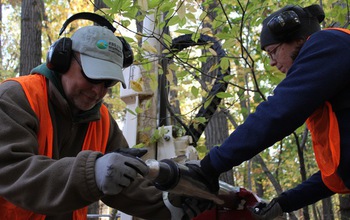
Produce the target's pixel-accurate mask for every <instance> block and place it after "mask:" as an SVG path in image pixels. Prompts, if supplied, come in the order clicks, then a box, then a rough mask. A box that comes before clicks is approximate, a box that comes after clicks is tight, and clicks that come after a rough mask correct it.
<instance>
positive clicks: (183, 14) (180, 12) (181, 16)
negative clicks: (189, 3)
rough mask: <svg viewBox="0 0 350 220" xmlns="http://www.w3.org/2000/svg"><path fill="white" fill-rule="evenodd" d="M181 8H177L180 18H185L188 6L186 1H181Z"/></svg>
mask: <svg viewBox="0 0 350 220" xmlns="http://www.w3.org/2000/svg"><path fill="white" fill-rule="evenodd" d="M179 6H180V7H179V8H178V10H177V14H178V15H179V18H180V19H183V18H184V17H185V16H186V8H185V3H184V2H183V1H179Z"/></svg>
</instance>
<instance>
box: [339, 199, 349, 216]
mask: <svg viewBox="0 0 350 220" xmlns="http://www.w3.org/2000/svg"><path fill="white" fill-rule="evenodd" d="M338 198H339V211H340V219H341V220H349V219H350V195H342V194H339V195H338Z"/></svg>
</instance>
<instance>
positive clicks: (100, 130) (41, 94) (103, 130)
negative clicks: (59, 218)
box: [0, 75, 110, 220]
mask: <svg viewBox="0 0 350 220" xmlns="http://www.w3.org/2000/svg"><path fill="white" fill-rule="evenodd" d="M10 80H14V81H17V82H19V83H20V84H21V86H22V88H23V91H24V93H25V95H26V96H27V99H28V101H29V103H30V106H31V107H32V109H33V111H34V112H35V113H36V115H37V117H38V120H39V123H40V130H39V131H38V133H37V136H38V145H39V154H40V155H46V156H48V157H50V158H52V152H53V147H52V143H53V139H54V137H53V133H54V132H53V126H52V121H51V116H50V111H49V100H48V96H47V85H46V78H45V76H43V75H29V76H23V77H19V78H12V79H10ZM100 113H101V119H100V120H98V121H94V122H90V124H89V127H88V130H87V133H86V136H85V140H84V144H83V146H82V150H93V151H100V152H102V153H105V151H106V146H107V141H108V136H109V128H110V118H109V114H108V109H107V107H106V106H105V105H102V106H101V109H100ZM0 219H15V220H27V219H28V220H44V219H45V215H41V214H36V213H33V212H32V211H28V210H24V209H22V208H20V207H18V206H15V205H14V204H12V203H10V202H8V201H6V200H5V199H4V198H2V197H0ZM73 219H74V220H85V219H87V207H84V208H82V209H79V210H76V211H74V212H73Z"/></svg>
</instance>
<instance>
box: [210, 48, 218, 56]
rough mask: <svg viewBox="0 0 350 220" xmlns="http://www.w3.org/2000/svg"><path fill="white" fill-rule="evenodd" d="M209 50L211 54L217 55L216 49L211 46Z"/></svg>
mask: <svg viewBox="0 0 350 220" xmlns="http://www.w3.org/2000/svg"><path fill="white" fill-rule="evenodd" d="M209 52H210V53H211V54H213V56H217V55H218V54H217V53H216V51H215V50H213V49H212V48H209Z"/></svg>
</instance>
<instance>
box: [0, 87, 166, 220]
mask: <svg viewBox="0 0 350 220" xmlns="http://www.w3.org/2000/svg"><path fill="white" fill-rule="evenodd" d="M48 94H49V97H50V106H49V107H50V113H51V117H52V123H53V127H54V146H53V147H54V153H53V159H50V158H48V157H45V156H40V155H38V147H37V146H38V144H37V138H36V131H37V129H38V125H39V123H38V120H37V118H36V115H35V113H34V112H33V110H32V109H31V107H30V105H29V103H28V101H27V99H26V97H25V95H24V92H23V90H22V88H21V86H20V85H19V84H18V83H17V82H13V81H9V82H5V83H3V84H1V85H0V118H1V124H0V196H2V197H4V198H5V199H7V200H8V201H10V202H12V203H14V204H16V205H18V206H20V207H22V208H25V209H29V210H31V211H33V212H36V213H41V214H45V215H47V218H46V219H71V212H72V211H73V210H75V209H79V208H82V207H84V206H87V205H89V204H91V203H93V202H96V201H98V200H101V201H103V202H104V203H105V204H106V205H108V206H110V207H113V208H116V209H118V210H120V211H122V212H125V213H128V214H131V215H134V216H138V217H141V218H145V219H170V214H169V211H168V210H167V208H166V207H165V206H164V203H163V201H162V193H161V192H160V191H159V190H157V189H156V188H155V187H153V186H152V185H151V184H150V183H149V182H148V181H145V180H144V179H143V178H141V177H140V178H139V179H137V180H135V181H134V182H133V184H132V185H131V186H130V187H128V188H127V189H125V190H124V191H122V192H121V193H120V194H118V195H116V196H104V195H103V194H102V193H101V192H100V191H99V190H98V188H97V186H96V183H95V176H94V175H95V173H94V166H95V160H96V157H98V156H99V155H100V153H99V152H93V151H81V147H82V144H83V141H84V134H85V132H86V129H87V126H88V122H89V121H91V120H97V119H98V118H99V114H98V113H97V111H94V112H89V113H88V112H86V113H84V114H83V115H80V116H79V117H76V116H75V117H73V116H72V115H71V111H70V108H69V104H68V103H67V101H66V100H65V99H64V97H63V96H62V95H61V93H60V92H59V90H58V89H57V88H56V87H55V86H54V84H53V83H52V82H51V81H48ZM126 147H128V145H127V142H126V140H125V138H124V136H123V134H122V132H121V131H120V129H119V127H118V125H117V123H116V122H115V120H114V119H113V118H112V116H111V127H110V137H109V141H108V147H107V152H110V151H115V150H116V149H118V148H126Z"/></svg>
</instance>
